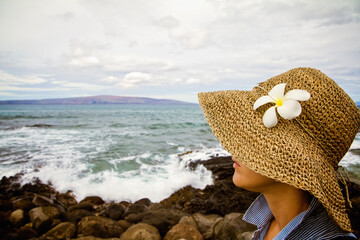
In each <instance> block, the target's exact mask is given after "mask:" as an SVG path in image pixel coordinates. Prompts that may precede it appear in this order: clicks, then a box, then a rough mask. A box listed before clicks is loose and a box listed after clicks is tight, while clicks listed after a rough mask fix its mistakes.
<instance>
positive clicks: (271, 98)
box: [254, 83, 310, 128]
mask: <svg viewBox="0 0 360 240" xmlns="http://www.w3.org/2000/svg"><path fill="white" fill-rule="evenodd" d="M285 86H286V83H280V84H278V85H276V86H275V87H273V88H272V89H271V90H270V92H269V93H268V95H267V96H262V97H260V98H259V99H258V100H256V101H255V103H254V110H256V109H257V108H258V107H260V106H262V105H264V104H266V103H275V106H272V107H270V108H269V109H268V110H266V112H265V114H264V116H263V123H264V125H265V127H267V128H271V127H274V126H275V125H276V124H277V122H278V120H277V116H276V109H277V112H278V113H279V115H280V116H281V117H282V118H284V119H293V118H296V117H297V116H299V115H300V113H301V105H300V103H299V102H298V101H307V100H309V99H310V93H309V92H308V91H306V90H300V89H294V90H291V91H288V92H287V93H286V94H285V95H284V92H285Z"/></svg>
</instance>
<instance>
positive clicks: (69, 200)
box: [57, 190, 78, 208]
mask: <svg viewBox="0 0 360 240" xmlns="http://www.w3.org/2000/svg"><path fill="white" fill-rule="evenodd" d="M57 199H58V201H59V202H61V203H62V205H63V206H64V207H65V208H69V207H70V206H72V205H75V204H77V203H78V202H77V201H76V198H75V195H74V193H73V192H72V191H70V190H69V191H67V192H66V193H63V194H58V196H57Z"/></svg>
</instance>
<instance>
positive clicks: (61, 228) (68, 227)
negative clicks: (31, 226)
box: [42, 222, 76, 239]
mask: <svg viewBox="0 0 360 240" xmlns="http://www.w3.org/2000/svg"><path fill="white" fill-rule="evenodd" d="M75 233H76V226H75V224H73V223H70V222H63V223H60V224H58V225H56V227H54V228H52V229H51V230H49V231H48V232H47V233H45V234H44V235H43V236H42V238H54V239H70V238H72V237H74V236H75Z"/></svg>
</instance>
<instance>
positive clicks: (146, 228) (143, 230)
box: [120, 223, 161, 240]
mask: <svg viewBox="0 0 360 240" xmlns="http://www.w3.org/2000/svg"><path fill="white" fill-rule="evenodd" d="M120 240H161V236H160V233H159V231H158V230H157V229H156V228H155V227H154V226H151V225H149V224H146V223H138V224H136V225H133V226H131V227H130V228H128V229H127V230H126V231H125V232H124V233H123V234H122V235H121V237H120Z"/></svg>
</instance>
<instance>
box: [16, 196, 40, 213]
mask: <svg viewBox="0 0 360 240" xmlns="http://www.w3.org/2000/svg"><path fill="white" fill-rule="evenodd" d="M13 205H14V209H22V210H24V211H28V210H30V209H32V208H34V207H35V205H34V204H33V203H32V201H31V200H29V199H27V198H19V199H16V200H14V201H13Z"/></svg>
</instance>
